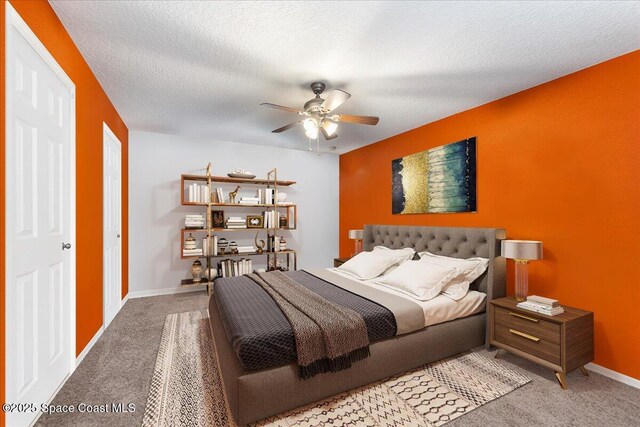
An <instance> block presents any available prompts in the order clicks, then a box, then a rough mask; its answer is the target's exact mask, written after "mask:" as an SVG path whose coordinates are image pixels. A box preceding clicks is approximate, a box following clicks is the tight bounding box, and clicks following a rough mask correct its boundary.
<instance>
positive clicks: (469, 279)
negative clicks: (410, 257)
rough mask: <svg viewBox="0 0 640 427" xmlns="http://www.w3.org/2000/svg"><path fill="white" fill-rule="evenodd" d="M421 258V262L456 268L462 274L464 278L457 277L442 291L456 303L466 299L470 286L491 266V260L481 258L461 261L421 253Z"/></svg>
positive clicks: (459, 259)
mask: <svg viewBox="0 0 640 427" xmlns="http://www.w3.org/2000/svg"><path fill="white" fill-rule="evenodd" d="M420 257H421V258H420V259H421V260H423V261H425V262H427V263H431V264H434V265H439V266H445V267H455V268H457V269H458V270H459V271H460V272H461V273H462V276H460V277H456V278H455V279H453V280H452V281H450V282H449V283H447V284H446V285H445V286H444V287H443V289H442V293H443V295H446V296H448V297H449V298H451V299H453V300H454V301H458V300H461V299H462V298H464V296H465V295H466V294H467V292H468V291H469V286H470V284H471V283H473V281H474V280H476V279H477V278H478V277H480V276H481V275H482V273H484V272H485V270H486V269H487V267H488V266H489V260H488V259H487V258H481V257H475V258H467V259H461V258H452V257H448V256H442V255H435V254H432V253H430V252H420Z"/></svg>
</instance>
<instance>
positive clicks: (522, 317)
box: [509, 312, 540, 323]
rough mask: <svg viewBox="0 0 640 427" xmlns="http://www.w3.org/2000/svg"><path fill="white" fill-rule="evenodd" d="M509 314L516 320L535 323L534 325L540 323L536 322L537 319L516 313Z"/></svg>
mask: <svg viewBox="0 0 640 427" xmlns="http://www.w3.org/2000/svg"><path fill="white" fill-rule="evenodd" d="M509 314H510V315H511V316H513V317H517V318H519V319H524V320H528V321H530V322H535V323H538V322H540V320H538V319H534V318H533V317H529V316H525V315H524V314H518V313H512V312H509Z"/></svg>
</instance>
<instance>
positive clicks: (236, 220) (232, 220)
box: [226, 216, 247, 228]
mask: <svg viewBox="0 0 640 427" xmlns="http://www.w3.org/2000/svg"><path fill="white" fill-rule="evenodd" d="M226 228H247V220H246V219H245V218H241V217H239V216H230V217H229V218H227V221H226Z"/></svg>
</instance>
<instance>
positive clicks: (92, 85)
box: [0, 0, 129, 424]
mask: <svg viewBox="0 0 640 427" xmlns="http://www.w3.org/2000/svg"><path fill="white" fill-rule="evenodd" d="M11 5H12V6H13V7H14V8H15V9H16V11H17V12H18V13H19V14H20V16H22V18H23V19H24V20H25V21H26V22H27V24H28V25H29V27H31V30H32V31H33V32H34V33H35V34H36V35H37V36H38V38H39V39H40V41H41V42H42V43H43V44H44V45H45V46H46V48H47V49H48V50H49V52H50V53H51V54H52V55H53V57H54V58H55V59H56V61H57V62H58V63H59V64H60V66H61V67H62V68H63V69H64V70H65V72H66V73H67V75H68V76H69V77H70V78H71V80H73V82H74V83H75V85H76V205H77V206H76V254H77V268H76V280H77V283H76V352H77V354H80V352H81V351H82V350H83V349H84V348H85V346H86V345H87V344H88V343H89V341H90V340H91V338H93V336H94V335H95V334H96V332H97V331H98V330H99V329H100V327H101V326H102V319H103V317H102V204H103V203H102V123H103V122H105V123H107V125H108V126H109V128H111V130H112V131H113V132H114V133H115V134H116V136H117V137H118V139H120V141H121V142H122V162H123V164H122V219H123V224H122V227H123V229H122V233H121V235H122V252H123V253H122V295H123V296H125V295H126V294H127V293H128V281H127V280H128V279H127V278H128V262H127V260H128V228H127V222H128V221H127V218H128V199H129V197H128V188H129V185H128V139H129V131H128V129H127V126H126V125H125V123H124V121H123V120H122V118H121V117H120V116H119V115H118V112H117V111H116V109H115V108H114V106H113V105H112V104H111V101H110V100H109V98H108V97H107V95H106V94H105V92H104V90H103V89H102V87H101V86H100V83H99V82H98V80H97V79H96V78H95V76H94V75H93V73H92V72H91V69H90V68H89V66H88V65H87V63H86V62H85V60H84V58H83V57H82V55H81V54H80V51H79V50H78V49H77V47H76V45H75V44H74V43H73V40H71V37H70V36H69V34H68V33H67V31H66V30H65V28H64V26H63V25H62V23H61V22H60V20H59V19H58V17H57V15H56V14H55V12H54V11H53V9H52V8H51V6H49V4H48V3H47V2H46V1H42V0H38V1H17V0H12V1H11ZM0 9H1V11H0V21H1V22H2V31H1V32H0V46H1V47H0V49H1V51H0V53H1V57H0V94H1V96H0V98H1V100H0V105H1V108H2V110H1V112H0V119H1V121H2V126H0V136H1V138H0V143H1V146H0V161H1V164H2V173H0V192H1V193H2V194H1V195H0V237H2V256H0V312H1V313H2V314H1V315H0V402H4V401H5V400H4V399H5V396H4V392H5V384H4V381H5V378H4V361H5V358H4V356H5V348H4V346H5V338H4V313H5V310H4V303H5V301H4V297H5V295H4V291H5V271H4V236H5V235H4V232H5V228H4V227H5V218H4V213H5V195H4V189H5V181H4V178H5V176H4V165H5V163H4V160H5V159H4V154H5V147H4V143H5V135H4V131H5V127H4V123H5V111H4V105H5V93H4V88H5V69H4V66H5V52H4V48H5V29H4V28H5V2H4V1H3V2H2V4H1V7H0ZM0 424H4V414H2V413H1V412H0Z"/></svg>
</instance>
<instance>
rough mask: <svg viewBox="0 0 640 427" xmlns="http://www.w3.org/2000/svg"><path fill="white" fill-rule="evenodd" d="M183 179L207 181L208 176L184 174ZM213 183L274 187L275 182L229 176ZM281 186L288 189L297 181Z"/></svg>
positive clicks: (216, 179)
mask: <svg viewBox="0 0 640 427" xmlns="http://www.w3.org/2000/svg"><path fill="white" fill-rule="evenodd" d="M182 178H183V179H184V180H185V181H204V182H208V181H207V175H189V174H183V175H182ZM211 182H226V183H231V184H256V185H272V184H273V183H274V182H273V181H272V180H269V179H260V178H253V179H247V178H230V177H227V176H212V177H211ZM276 182H277V184H278V185H279V186H283V187H287V186H289V185H293V184H295V183H296V182H295V181H276Z"/></svg>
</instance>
